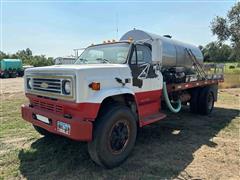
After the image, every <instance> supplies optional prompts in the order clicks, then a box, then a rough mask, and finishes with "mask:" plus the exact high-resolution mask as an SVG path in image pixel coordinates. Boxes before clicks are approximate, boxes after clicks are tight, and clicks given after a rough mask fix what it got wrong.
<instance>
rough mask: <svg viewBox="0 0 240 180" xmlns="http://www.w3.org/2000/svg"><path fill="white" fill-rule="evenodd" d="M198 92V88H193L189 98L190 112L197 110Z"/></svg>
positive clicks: (195, 112) (196, 111)
mask: <svg viewBox="0 0 240 180" xmlns="http://www.w3.org/2000/svg"><path fill="white" fill-rule="evenodd" d="M199 94H200V88H197V89H195V90H194V91H193V92H192V94H191V99H190V112H191V113H194V114H197V113H198V112H199V110H198V105H199Z"/></svg>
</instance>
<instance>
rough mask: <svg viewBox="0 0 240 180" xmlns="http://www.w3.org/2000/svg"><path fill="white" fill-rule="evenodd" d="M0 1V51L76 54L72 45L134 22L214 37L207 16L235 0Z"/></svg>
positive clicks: (111, 34) (185, 35) (176, 34)
mask: <svg viewBox="0 0 240 180" xmlns="http://www.w3.org/2000/svg"><path fill="white" fill-rule="evenodd" d="M0 1H1V3H0V4H1V10H0V11H1V13H0V15H1V49H0V50H1V51H3V52H5V53H15V52H16V51H18V50H22V49H26V48H30V49H31V50H32V51H33V54H34V55H41V54H43V55H46V56H47V57H59V56H68V55H71V54H72V55H74V51H73V49H75V48H83V47H87V46H89V45H91V44H93V43H94V44H96V43H102V42H103V41H104V40H109V39H116V40H118V39H119V38H121V36H122V35H123V34H124V33H126V32H127V31H129V30H132V29H133V28H136V29H141V30H145V31H148V32H151V33H156V34H159V35H164V34H169V35H171V36H172V37H173V39H177V40H180V41H184V42H187V43H191V44H194V45H197V46H198V45H206V44H207V43H209V42H211V41H215V40H216V37H215V36H213V35H212V33H211V30H210V22H211V21H212V19H213V18H214V17H215V16H217V15H218V16H226V14H227V11H228V10H229V9H230V8H231V7H232V6H233V5H234V3H235V2H237V1H236V0H233V1H231V0H221V1H215V0H208V1H206V0H205V1H200V0H198V1H196V0H184V1H182V0H181V1H177V0H174V1H166V0H165V1H161V0H154V1H138V2H137V1H130V0H129V1H127V0H124V1H110V0H105V1H100V0H99V1H90V2H89V1H88V2H87V1H77V0H69V1H67V0H65V1H59V0H58V1H53V0H52V1H48V0H44V1H43V0H42V1H10V0H0ZM117 29H118V32H117Z"/></svg>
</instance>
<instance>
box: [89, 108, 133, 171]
mask: <svg viewBox="0 0 240 180" xmlns="http://www.w3.org/2000/svg"><path fill="white" fill-rule="evenodd" d="M136 135H137V123H136V118H135V117H134V115H133V113H132V112H131V110H130V109H129V108H127V107H126V106H123V105H114V106H112V107H111V108H108V111H107V112H105V113H104V114H103V115H102V116H101V117H100V118H99V119H97V121H96V124H95V127H94V133H93V136H94V137H93V141H91V142H89V143H88V152H89V154H90V157H91V158H92V160H93V161H94V162H95V163H96V164H98V165H100V166H102V167H105V168H113V167H116V166H118V165H120V164H121V163H122V162H123V161H125V160H126V158H127V157H128V156H129V154H130V153H131V151H132V149H133V147H134V144H135V141H136Z"/></svg>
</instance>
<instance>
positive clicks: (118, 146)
mask: <svg viewBox="0 0 240 180" xmlns="http://www.w3.org/2000/svg"><path fill="white" fill-rule="evenodd" d="M128 139H129V125H128V124H127V123H126V122H125V121H118V122H117V123H115V124H114V125H113V127H112V130H111V132H110V137H109V148H110V150H111V152H112V153H114V154H119V153H121V152H122V151H123V150H124V149H125V148H126V145H127V143H128Z"/></svg>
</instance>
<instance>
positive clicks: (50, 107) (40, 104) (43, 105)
mask: <svg viewBox="0 0 240 180" xmlns="http://www.w3.org/2000/svg"><path fill="white" fill-rule="evenodd" d="M31 105H33V107H36V108H39V109H43V110H47V111H51V112H55V113H62V114H63V112H64V110H63V106H61V105H57V104H54V103H49V102H44V101H40V100H36V99H33V100H32V101H31Z"/></svg>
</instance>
